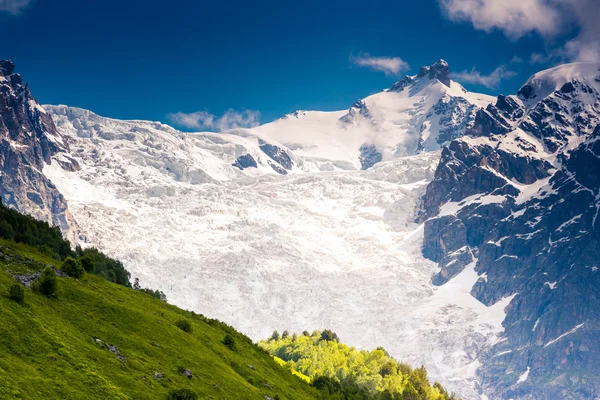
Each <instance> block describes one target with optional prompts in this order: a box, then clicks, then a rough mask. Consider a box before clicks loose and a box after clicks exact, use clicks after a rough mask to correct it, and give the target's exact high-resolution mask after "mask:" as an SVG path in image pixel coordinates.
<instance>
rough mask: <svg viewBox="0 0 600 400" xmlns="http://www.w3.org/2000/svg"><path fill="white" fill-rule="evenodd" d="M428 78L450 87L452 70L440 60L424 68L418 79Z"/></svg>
mask: <svg viewBox="0 0 600 400" xmlns="http://www.w3.org/2000/svg"><path fill="white" fill-rule="evenodd" d="M424 76H427V77H428V78H429V79H437V80H439V81H440V82H442V83H443V84H444V85H446V86H448V87H450V68H449V67H448V63H447V62H446V61H444V60H439V61H438V62H436V63H435V64H433V65H430V66H429V67H422V68H421V70H420V71H419V74H418V75H417V78H422V77H424Z"/></svg>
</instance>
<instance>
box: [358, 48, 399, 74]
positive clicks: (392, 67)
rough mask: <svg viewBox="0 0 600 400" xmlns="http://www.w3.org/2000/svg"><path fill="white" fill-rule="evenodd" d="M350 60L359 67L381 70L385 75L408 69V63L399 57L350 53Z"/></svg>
mask: <svg viewBox="0 0 600 400" xmlns="http://www.w3.org/2000/svg"><path fill="white" fill-rule="evenodd" d="M350 62H351V63H353V64H354V65H358V66H359V67H367V68H370V69H372V70H374V71H381V72H383V73H384V74H385V75H386V76H391V75H398V74H399V73H400V72H402V71H406V70H408V69H410V65H408V63H407V62H406V61H404V60H402V59H401V58H400V57H374V56H371V55H370V54H369V53H361V54H359V55H357V56H355V55H350Z"/></svg>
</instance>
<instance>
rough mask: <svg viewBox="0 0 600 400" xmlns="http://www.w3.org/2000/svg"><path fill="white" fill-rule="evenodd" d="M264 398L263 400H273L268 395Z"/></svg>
mask: <svg viewBox="0 0 600 400" xmlns="http://www.w3.org/2000/svg"><path fill="white" fill-rule="evenodd" d="M264 397H265V400H275V399H273V398H272V397H271V396H269V395H268V394H265V395H264Z"/></svg>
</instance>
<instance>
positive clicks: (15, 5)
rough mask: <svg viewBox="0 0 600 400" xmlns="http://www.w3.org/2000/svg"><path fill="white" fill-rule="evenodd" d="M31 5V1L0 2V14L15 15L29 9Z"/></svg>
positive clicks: (6, 0)
mask: <svg viewBox="0 0 600 400" xmlns="http://www.w3.org/2000/svg"><path fill="white" fill-rule="evenodd" d="M31 3H33V0H0V12H7V13H9V14H13V15H15V14H18V13H20V12H21V11H23V10H24V9H26V8H27V7H29V5H30V4H31Z"/></svg>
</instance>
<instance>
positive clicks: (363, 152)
mask: <svg viewBox="0 0 600 400" xmlns="http://www.w3.org/2000/svg"><path fill="white" fill-rule="evenodd" d="M359 151H360V157H359V159H360V165H361V169H363V170H364V169H369V168H371V167H372V166H373V165H375V164H377V163H378V162H381V160H382V159H383V155H382V154H381V153H380V152H379V151H378V150H377V148H376V147H375V145H372V144H366V143H365V144H363V145H362V146H360V148H359Z"/></svg>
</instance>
